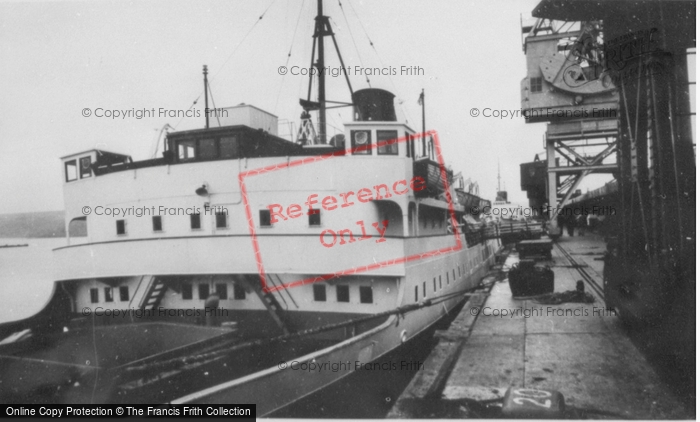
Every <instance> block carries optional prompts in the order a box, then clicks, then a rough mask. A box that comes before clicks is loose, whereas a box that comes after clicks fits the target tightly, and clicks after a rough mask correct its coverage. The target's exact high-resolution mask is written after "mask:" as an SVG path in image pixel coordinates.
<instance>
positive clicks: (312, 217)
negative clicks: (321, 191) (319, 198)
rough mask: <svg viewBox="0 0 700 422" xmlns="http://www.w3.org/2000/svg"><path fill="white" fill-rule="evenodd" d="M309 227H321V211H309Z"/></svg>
mask: <svg viewBox="0 0 700 422" xmlns="http://www.w3.org/2000/svg"><path fill="white" fill-rule="evenodd" d="M309 212H310V213H311V214H309V226H320V225H321V210H314V209H311V210H309Z"/></svg>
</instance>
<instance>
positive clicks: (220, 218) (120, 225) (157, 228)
mask: <svg viewBox="0 0 700 422" xmlns="http://www.w3.org/2000/svg"><path fill="white" fill-rule="evenodd" d="M215 217H216V228H217V229H225V228H228V214H226V213H225V212H217V213H215ZM116 224H117V234H126V220H117V221H116ZM151 224H152V226H153V231H154V232H162V231H163V217H162V216H160V215H154V216H153V217H151ZM319 224H320V217H319ZM190 228H191V229H194V230H196V229H201V228H202V217H201V215H200V214H190Z"/></svg>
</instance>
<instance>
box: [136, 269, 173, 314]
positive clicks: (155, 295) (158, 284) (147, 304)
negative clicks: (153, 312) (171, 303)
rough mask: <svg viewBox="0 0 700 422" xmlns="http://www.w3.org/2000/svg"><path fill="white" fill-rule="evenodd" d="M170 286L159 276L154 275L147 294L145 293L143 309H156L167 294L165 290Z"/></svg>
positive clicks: (142, 303) (142, 301)
mask: <svg viewBox="0 0 700 422" xmlns="http://www.w3.org/2000/svg"><path fill="white" fill-rule="evenodd" d="M166 290H168V287H167V286H166V285H165V282H163V280H162V279H161V278H159V277H152V278H151V282H150V284H149V285H148V288H147V290H146V294H144V295H143V299H142V300H141V306H140V308H141V309H149V310H150V309H155V308H156V307H157V306H158V304H159V303H160V301H161V299H163V296H165V291H166Z"/></svg>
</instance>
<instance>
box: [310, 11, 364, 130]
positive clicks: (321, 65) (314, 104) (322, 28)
mask: <svg viewBox="0 0 700 422" xmlns="http://www.w3.org/2000/svg"><path fill="white" fill-rule="evenodd" d="M317 5H318V12H317V15H316V18H315V20H316V24H315V25H314V36H313V38H314V44H313V47H312V52H311V66H312V67H314V68H315V69H316V72H309V90H308V94H307V97H306V100H304V99H300V100H299V104H301V106H302V108H303V109H304V113H302V120H303V121H306V123H302V125H303V126H305V127H306V128H307V129H305V132H304V134H305V135H304V137H303V138H301V139H302V142H304V143H306V142H309V143H312V144H315V143H318V144H326V137H327V136H328V131H327V128H326V111H327V110H328V109H330V108H338V107H352V106H354V105H355V104H354V103H353V102H350V103H347V102H341V101H328V100H326V71H327V69H326V53H325V48H324V47H325V45H324V44H325V43H324V38H325V37H326V36H330V37H331V40H332V41H333V46H334V47H335V52H336V53H337V54H338V60H339V61H340V66H341V67H340V68H341V72H342V73H343V74H344V75H345V82H346V83H347V85H348V89H349V90H350V98H351V99H352V98H353V90H352V85H351V84H350V77H349V75H348V72H347V70H346V68H345V63H344V62H343V56H342V55H341V54H340V49H339V48H338V43H337V42H336V40H335V34H334V33H333V29H332V28H331V23H330V20H329V18H328V16H323V0H317ZM317 45H318V60H316V62H314V58H315V57H316V47H317ZM314 73H315V74H316V75H317V76H318V101H312V100H311V87H312V85H313V78H314ZM327 103H332V104H333V105H332V106H331V107H328V105H327ZM312 110H318V125H319V128H318V139H311V138H309V136H311V135H310V134H311V133H314V131H313V128H312V127H311V125H310V123H311V121H310V119H309V118H308V117H309V114H308V112H309V111H312ZM300 132H301V131H300Z"/></svg>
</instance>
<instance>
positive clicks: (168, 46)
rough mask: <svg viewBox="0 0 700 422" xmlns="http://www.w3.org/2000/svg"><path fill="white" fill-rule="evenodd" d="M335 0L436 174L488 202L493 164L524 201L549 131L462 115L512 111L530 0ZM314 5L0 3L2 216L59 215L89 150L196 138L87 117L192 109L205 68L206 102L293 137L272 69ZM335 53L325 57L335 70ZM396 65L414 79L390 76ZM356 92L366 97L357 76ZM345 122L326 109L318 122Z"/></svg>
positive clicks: (336, 19)
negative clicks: (261, 115) (434, 151)
mask: <svg viewBox="0 0 700 422" xmlns="http://www.w3.org/2000/svg"><path fill="white" fill-rule="evenodd" d="M341 1H342V7H341V6H340V3H339V2H338V1H337V0H333V1H330V0H327V1H325V2H324V14H325V15H328V16H330V17H331V24H332V26H333V29H334V31H335V33H336V38H337V40H338V44H339V47H340V50H341V53H342V55H343V59H344V61H345V65H346V66H351V67H353V68H354V67H355V66H361V67H363V68H375V67H378V68H394V69H396V71H397V74H396V75H394V76H390V77H389V76H381V75H379V76H369V79H370V84H371V86H372V87H375V88H384V89H387V90H389V91H392V92H393V93H395V94H396V95H397V98H398V101H399V102H400V103H401V109H402V111H403V112H404V114H405V116H406V118H407V119H408V122H409V124H410V125H411V126H412V127H413V128H414V129H415V130H418V131H420V130H421V117H420V116H421V109H420V106H419V105H418V102H417V100H418V97H419V94H420V92H421V90H422V89H424V90H425V103H426V126H427V127H426V129H428V130H435V131H437V133H438V135H439V137H440V141H441V145H442V148H443V154H444V156H445V157H446V161H447V164H448V165H450V166H451V167H452V168H453V169H454V170H455V172H460V171H461V172H462V174H463V175H464V177H465V179H466V178H471V179H472V180H474V181H477V182H478V183H479V186H480V192H481V196H483V197H485V198H487V199H491V200H493V199H494V198H495V194H496V187H497V186H496V184H497V169H498V167H499V165H500V172H501V180H502V182H501V183H502V188H503V187H505V188H506V189H507V190H508V192H509V195H510V199H511V201H512V202H516V203H525V204H526V203H527V198H526V194H525V192H522V191H521V190H520V164H521V163H523V162H527V161H532V159H533V158H534V156H535V154H537V153H540V154H541V155H540V156H541V157H543V155H542V153H543V152H544V149H543V142H542V139H543V135H544V132H545V130H546V125H545V124H543V123H538V124H526V123H525V121H524V119H523V118H522V117H516V118H513V119H510V118H508V119H497V118H487V117H483V115H481V116H479V117H477V118H474V117H472V116H470V110H471V109H473V108H477V109H479V110H480V112H481V113H482V114H483V110H484V109H485V108H491V109H498V110H500V109H506V110H517V109H519V108H520V81H521V80H522V79H523V78H524V77H525V74H526V68H525V56H524V54H523V50H522V45H521V35H520V19H521V15H522V17H523V18H529V17H530V12H531V10H532V9H533V8H534V7H535V6H536V4H537V3H538V1H536V0H518V1H512V0H499V1H471V2H470V1H464V0H461V1H453V0H442V1H439V2H436V1H428V0H383V1H376V0H374V1H367V0H341ZM315 8H316V2H315V1H311V0H305V1H300V0H274V1H273V0H265V1H258V2H252V1H242V0H233V1H206V0H197V1H178V0H175V1H173V0H167V1H165V0H163V1H156V0H145V1H138V2H137V1H90V2H87V1H85V2H79V1H76V2H60V1H55V2H53V1H52V2H10V3H0V92H1V93H2V97H1V99H0V148H1V150H2V154H0V178H1V179H2V183H0V197H1V198H2V201H0V213H12V212H30V211H47V210H60V209H63V194H62V184H63V176H62V168H61V162H60V157H62V156H64V155H68V154H72V153H76V152H80V151H84V150H88V149H92V148H99V149H103V150H107V151H113V152H119V153H126V154H129V155H131V156H132V157H133V158H134V159H135V160H141V159H147V158H151V156H152V155H153V153H154V151H155V149H156V144H157V138H158V135H159V133H160V130H161V129H162V128H163V127H164V125H166V124H170V125H171V126H173V127H175V128H176V130H186V129H195V128H202V127H203V126H204V118H203V117H186V118H173V117H169V116H167V115H165V116H158V115H155V116H150V117H144V118H142V119H137V118H135V117H133V116H132V117H127V118H116V119H112V118H109V117H104V114H107V113H106V112H105V111H97V109H102V110H127V111H128V110H133V111H136V110H143V109H147V110H151V109H155V110H156V114H158V110H159V109H161V108H162V109H167V110H188V109H189V108H190V106H191V105H192V103H193V101H194V100H195V99H197V98H199V101H198V103H197V104H196V105H195V107H196V108H198V109H200V110H201V108H203V106H204V105H203V98H201V94H202V93H203V82H202V66H203V65H205V64H206V65H207V66H208V68H209V80H210V85H211V90H212V93H213V100H214V104H215V105H216V106H217V107H225V106H233V105H237V104H240V103H246V104H252V105H255V106H256V107H259V108H262V109H263V110H266V111H269V112H271V113H273V114H275V115H277V116H279V118H280V119H288V121H291V122H294V124H295V125H297V126H296V127H298V124H299V116H300V113H301V111H302V110H301V108H300V106H299V102H298V100H299V98H302V97H306V89H307V84H308V79H307V77H305V76H301V75H292V74H291V71H290V72H288V73H287V74H286V75H280V73H279V71H278V70H279V67H280V66H287V68H288V69H292V67H293V66H301V67H308V65H309V63H310V53H311V42H312V37H311V35H312V33H313V17H314V16H315V13H316V10H315ZM261 15H262V16H263V18H262V19H260V16H261ZM370 40H371V42H372V43H373V46H372V45H370ZM331 45H332V44H331V43H330V42H329V41H327V47H326V57H327V58H328V59H327V62H328V65H329V66H338V65H339V63H338V62H337V59H336V55H335V53H334V51H333V50H332V46H331ZM290 53H291V56H288V55H289V54H290ZM401 66H417V67H419V68H421V69H422V72H420V73H422V74H417V75H400V74H398V73H399V71H400V68H401ZM351 83H352V85H353V88H354V89H355V90H357V89H361V88H367V87H368V84H367V82H366V81H365V79H364V78H363V77H362V76H360V75H356V74H354V72H353V73H352V74H351ZM328 91H329V93H328V95H327V98H328V99H331V100H337V101H349V94H348V92H347V87H346V85H345V82H344V80H343V79H341V78H332V77H331V78H328ZM86 108H88V109H90V112H91V115H90V116H89V117H85V116H84V115H83V113H84V109H86ZM98 113H99V114H100V115H103V117H98V116H97V114H98ZM132 113H133V112H132ZM346 113H347V112H346ZM347 116H348V117H344V116H343V114H342V112H339V111H338V110H335V111H332V112H330V113H329V123H330V124H331V125H333V126H335V127H340V126H341V125H342V122H343V121H346V120H349V115H347ZM600 185H602V182H600V181H598V182H595V183H593V184H592V185H591V186H589V187H590V188H595V187H597V186H600ZM584 191H585V185H584Z"/></svg>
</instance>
